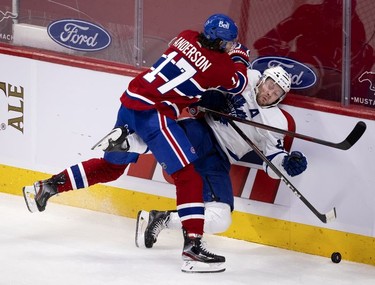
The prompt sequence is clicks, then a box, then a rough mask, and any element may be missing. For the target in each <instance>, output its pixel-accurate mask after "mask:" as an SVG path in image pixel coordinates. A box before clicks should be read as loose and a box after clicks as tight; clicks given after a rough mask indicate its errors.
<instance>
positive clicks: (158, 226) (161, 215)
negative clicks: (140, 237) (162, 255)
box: [144, 210, 171, 248]
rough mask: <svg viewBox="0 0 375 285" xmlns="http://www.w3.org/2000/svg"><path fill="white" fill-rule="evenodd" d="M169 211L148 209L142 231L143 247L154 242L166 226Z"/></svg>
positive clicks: (150, 245)
mask: <svg viewBox="0 0 375 285" xmlns="http://www.w3.org/2000/svg"><path fill="white" fill-rule="evenodd" d="M170 213H171V211H156V210H152V211H150V213H149V217H148V223H147V227H146V228H145V231H144V246H145V247H147V248H151V247H152V246H153V245H154V243H156V241H157V238H158V235H159V233H160V232H161V231H162V230H163V229H165V228H167V224H168V221H169V219H170Z"/></svg>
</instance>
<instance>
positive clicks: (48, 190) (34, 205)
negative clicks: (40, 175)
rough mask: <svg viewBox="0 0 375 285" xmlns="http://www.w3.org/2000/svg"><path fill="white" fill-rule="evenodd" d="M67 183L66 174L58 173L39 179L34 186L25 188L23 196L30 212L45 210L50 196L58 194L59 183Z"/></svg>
mask: <svg viewBox="0 0 375 285" xmlns="http://www.w3.org/2000/svg"><path fill="white" fill-rule="evenodd" d="M64 183H65V175H64V174H62V173H61V174H58V175H55V176H53V177H52V178H49V179H46V180H42V181H37V182H35V183H34V185H33V186H25V187H24V188H23V196H24V198H25V202H26V205H27V208H28V209H29V211H30V212H32V213H33V212H37V211H39V212H43V211H44V210H45V208H46V205H47V201H48V199H49V198H51V197H52V196H54V195H56V194H57V185H58V184H64Z"/></svg>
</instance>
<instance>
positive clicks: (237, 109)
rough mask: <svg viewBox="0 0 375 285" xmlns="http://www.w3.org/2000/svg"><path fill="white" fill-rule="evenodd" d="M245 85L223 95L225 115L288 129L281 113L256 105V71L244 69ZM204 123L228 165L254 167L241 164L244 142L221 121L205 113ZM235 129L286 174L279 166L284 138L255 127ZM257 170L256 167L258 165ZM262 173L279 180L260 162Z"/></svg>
mask: <svg viewBox="0 0 375 285" xmlns="http://www.w3.org/2000/svg"><path fill="white" fill-rule="evenodd" d="M247 76H248V85H247V87H246V89H245V90H244V92H243V93H242V94H238V95H231V94H227V95H226V97H227V100H228V103H229V104H228V105H229V110H225V112H226V113H227V112H228V114H230V115H232V116H236V117H239V118H242V119H246V120H252V121H255V122H258V123H262V124H265V125H270V126H273V127H276V128H279V129H284V130H287V129H288V122H287V119H286V117H285V116H284V114H283V113H282V112H281V110H280V109H279V108H278V107H277V106H275V107H271V108H261V107H260V106H259V105H258V103H257V102H256V98H255V96H256V95H255V87H256V84H257V83H258V81H259V79H260V77H261V74H260V72H259V71H257V70H248V74H247ZM205 116H206V117H205V118H206V121H207V123H208V124H209V126H210V127H211V129H212V130H213V133H214V135H215V137H216V139H217V141H218V143H219V144H220V146H221V148H222V149H223V151H224V152H225V154H226V155H227V157H228V159H229V161H230V162H231V163H235V164H240V165H245V166H250V167H254V163H252V162H246V161H244V157H245V155H247V154H248V153H249V152H251V151H252V149H251V147H250V146H249V145H248V144H247V143H246V141H245V140H244V139H243V138H242V137H241V136H240V135H239V134H238V133H237V131H236V130H235V129H233V128H232V127H231V126H230V125H229V124H228V122H227V120H226V119H224V118H218V117H213V116H212V115H209V114H206V115H205ZM236 124H237V126H238V127H240V128H241V130H242V131H243V132H244V133H245V134H246V136H247V137H248V138H249V139H250V140H251V141H252V142H253V143H254V144H255V145H256V146H258V147H259V149H260V150H262V151H263V153H264V154H265V155H266V156H267V158H268V159H270V160H271V161H272V163H273V164H274V165H275V166H276V167H277V168H278V169H279V170H280V171H282V173H283V174H286V171H285V170H284V168H283V167H282V161H283V159H284V157H285V155H286V154H288V153H287V152H286V151H284V135H282V134H278V133H275V132H270V131H267V130H265V129H260V128H255V127H253V126H250V125H245V124H242V123H239V122H236ZM258 167H259V166H258ZM263 169H264V171H265V172H266V173H267V174H268V175H269V176H270V177H272V178H274V179H277V178H279V177H278V176H277V175H276V174H275V173H274V172H273V171H272V170H271V169H270V168H268V166H267V165H266V164H265V163H264V162H263Z"/></svg>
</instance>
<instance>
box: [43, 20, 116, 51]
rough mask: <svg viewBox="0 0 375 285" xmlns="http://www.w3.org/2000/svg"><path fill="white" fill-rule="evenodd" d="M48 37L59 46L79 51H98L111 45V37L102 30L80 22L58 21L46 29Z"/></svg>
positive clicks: (93, 25) (88, 23)
mask: <svg viewBox="0 0 375 285" xmlns="http://www.w3.org/2000/svg"><path fill="white" fill-rule="evenodd" d="M47 32H48V35H49V36H50V38H51V39H52V40H54V41H55V42H56V43H58V44H59V45H62V46H64V47H66V48H70V49H74V50H79V51H98V50H102V49H105V48H106V47H108V46H109V45H110V43H111V36H110V35H109V33H108V32H107V31H105V30H104V29H103V28H101V27H99V26H97V25H95V24H93V23H90V22H86V21H81V20H72V19H66V20H58V21H55V22H52V23H51V24H50V25H49V26H48V29H47Z"/></svg>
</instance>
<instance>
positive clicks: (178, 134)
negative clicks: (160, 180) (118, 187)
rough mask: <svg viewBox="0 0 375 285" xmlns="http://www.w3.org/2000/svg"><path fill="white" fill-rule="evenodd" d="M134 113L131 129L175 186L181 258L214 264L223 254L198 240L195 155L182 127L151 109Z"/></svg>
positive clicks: (200, 210) (200, 211)
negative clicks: (182, 242) (214, 251)
mask: <svg viewBox="0 0 375 285" xmlns="http://www.w3.org/2000/svg"><path fill="white" fill-rule="evenodd" d="M134 116H135V120H134V122H135V132H136V133H137V134H138V135H139V136H140V137H141V138H142V139H143V140H144V142H145V143H146V144H147V145H148V147H149V149H150V150H151V152H152V153H153V154H154V156H155V158H156V160H157V161H158V162H159V163H160V164H161V166H162V167H163V169H164V170H165V171H166V172H167V173H168V174H170V175H171V177H172V178H173V180H174V183H175V185H176V192H177V199H176V200H177V211H178V214H179V217H180V219H181V222H182V226H183V229H184V231H183V232H184V250H183V253H182V257H183V260H184V261H186V262H188V263H189V264H190V263H191V262H193V263H195V262H198V263H206V264H208V263H215V265H216V266H217V265H218V263H224V262H225V258H224V257H223V256H218V255H215V254H212V253H210V252H208V251H207V250H206V249H205V248H204V246H203V244H202V243H201V238H202V235H203V225H204V203H203V194H202V189H203V184H202V178H201V176H200V175H199V173H198V172H197V171H196V170H195V168H194V165H193V164H192V162H194V161H195V160H196V159H197V158H198V157H197V155H196V153H195V150H194V148H193V146H192V144H191V143H190V141H189V139H188V138H187V136H186V134H185V132H184V130H183V129H182V128H181V127H180V126H179V125H178V124H177V122H176V121H175V120H173V119H170V118H168V117H166V116H163V115H161V114H160V113H158V112H156V111H154V110H151V111H147V112H134ZM185 264H186V263H185ZM218 270H222V269H221V268H219V269H217V271H218Z"/></svg>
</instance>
